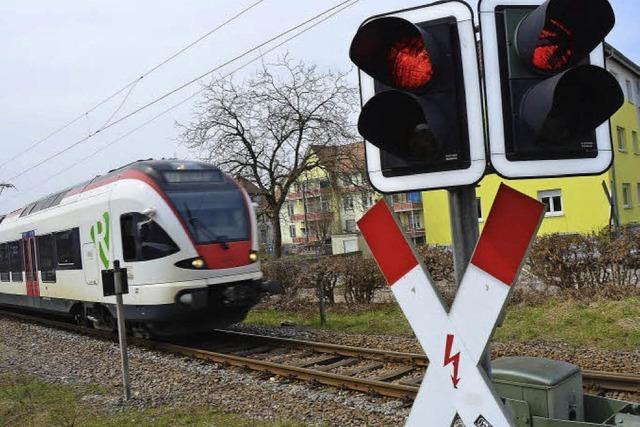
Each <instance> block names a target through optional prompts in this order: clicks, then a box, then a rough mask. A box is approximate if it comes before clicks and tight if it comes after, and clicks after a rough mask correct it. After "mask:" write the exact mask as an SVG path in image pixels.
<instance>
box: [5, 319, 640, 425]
mask: <svg viewBox="0 0 640 427" xmlns="http://www.w3.org/2000/svg"><path fill="white" fill-rule="evenodd" d="M232 329H234V330H238V331H242V332H248V333H256V334H265V335H272V336H280V337H288V338H296V339H305V340H310V341H323V342H331V343H336V344H346V345H353V346H358V347H371V348H382V349H388V350H395V351H406V352H418V353H421V352H422V350H421V349H420V347H419V346H418V344H417V342H416V340H415V339H414V338H411V337H398V336H380V335H364V334H344V333H336V332H326V331H316V330H309V329H305V328H298V327H286V328H266V327H258V326H251V325H236V326H234V327H233V328H232ZM492 350H493V351H492V353H493V357H494V358H496V357H500V356H507V355H531V356H544V357H552V358H555V359H558V360H566V361H569V362H572V363H576V364H578V365H579V366H581V367H583V368H585V369H595V370H608V371H618V372H637V370H638V367H639V366H640V350H611V351H609V350H599V349H573V348H571V347H569V346H567V345H563V344H561V343H547V342H531V343H525V344H508V345H507V344H502V343H494V344H493V345H492ZM129 358H130V377H131V390H132V395H133V399H132V401H131V402H129V403H128V404H126V405H125V404H123V403H122V401H121V399H120V395H121V391H120V382H121V372H120V354H119V348H118V345H117V343H115V342H109V341H104V340H101V339H97V338H93V337H87V336H81V335H76V334H73V333H71V332H66V331H61V330H57V329H52V328H48V327H45V326H41V325H36V324H31V323H25V322H21V321H17V320H13V319H9V318H1V317H0V373H16V372H18V373H24V374H28V375H33V376H36V377H38V378H40V379H43V380H45V381H48V382H53V383H62V384H71V385H74V384H97V385H101V386H103V387H105V388H106V389H107V390H109V391H110V392H109V393H107V394H106V395H104V394H95V395H89V396H83V400H85V401H87V402H89V403H91V404H92V405H96V406H97V407H100V408H106V409H107V410H114V411H116V410H120V409H122V408H123V407H124V406H133V407H155V406H182V407H192V406H211V407H214V408H216V409H218V410H221V411H225V412H232V413H237V414H241V415H243V416H244V417H247V418H250V419H262V420H275V419H287V420H297V421H301V422H303V423H305V424H309V425H320V424H322V423H325V424H329V425H341V426H362V425H368V426H383V425H384V426H387V425H402V424H403V422H404V420H405V419H406V417H407V415H408V413H409V408H408V405H407V403H406V402H402V401H400V400H396V399H388V398H380V397H372V396H367V395H364V394H361V393H355V392H349V391H343V390H337V389H333V388H330V387H324V386H314V385H311V384H308V383H303V382H298V381H289V380H286V379H283V378H278V377H271V376H270V375H265V374H260V373H254V372H249V371H244V370H241V369H236V368H229V367H225V366H222V365H220V364H213V363H209V362H204V361H200V360H194V359H190V358H186V357H180V356H173V355H169V354H165V353H160V352H156V351H150V350H146V349H141V348H137V347H133V348H130V352H129ZM620 397H622V396H620ZM636 400H637V399H636Z"/></svg>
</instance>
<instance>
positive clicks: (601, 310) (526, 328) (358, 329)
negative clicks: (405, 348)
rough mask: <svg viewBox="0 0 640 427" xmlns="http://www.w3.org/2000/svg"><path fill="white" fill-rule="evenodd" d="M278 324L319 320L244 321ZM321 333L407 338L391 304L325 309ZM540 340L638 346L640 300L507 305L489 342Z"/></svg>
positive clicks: (273, 314) (282, 316)
mask: <svg viewBox="0 0 640 427" xmlns="http://www.w3.org/2000/svg"><path fill="white" fill-rule="evenodd" d="M282 322H292V323H295V324H297V325H301V326H306V327H310V328H314V329H320V322H319V316H318V315H317V314H312V313H310V312H309V313H296V312H283V311H279V310H273V309H259V310H253V311H251V312H250V313H249V316H248V317H247V320H246V321H245V323H250V324H256V325H262V326H279V325H280V324H281V323H282ZM323 329H325V330H331V331H339V332H347V333H368V334H387V335H401V336H410V335H412V331H411V328H410V327H409V325H408V323H407V321H406V319H405V318H404V316H403V314H402V312H401V311H400V309H399V308H398V306H396V305H384V306H380V307H375V306H374V308H368V309H357V310H353V311H350V312H346V313H345V312H341V311H334V310H330V311H329V312H328V313H327V325H326V326H325V327H324V328H323ZM537 339H542V340H546V341H562V342H565V343H567V344H569V345H572V346H574V347H584V346H595V347H598V348H603V349H622V348H638V347H640V298H639V297H628V298H622V299H620V300H606V299H598V300H594V301H589V302H582V301H576V300H566V299H556V298H554V299H550V300H549V301H547V302H545V303H543V304H540V305H535V306H511V307H509V309H508V310H507V316H506V319H505V321H504V323H503V325H502V327H500V328H498V329H497V331H496V334H495V337H494V341H498V342H514V341H515V342H525V341H531V340H537Z"/></svg>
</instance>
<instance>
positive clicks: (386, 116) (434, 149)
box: [358, 91, 441, 160]
mask: <svg viewBox="0 0 640 427" xmlns="http://www.w3.org/2000/svg"><path fill="white" fill-rule="evenodd" d="M425 109H427V108H426V106H423V105H422V104H421V103H420V101H419V99H418V98H417V97H415V96H413V95H411V94H408V93H403V92H396V91H387V92H382V93H380V94H378V95H377V96H375V97H374V98H372V99H371V100H369V102H367V103H366V104H365V106H364V107H363V108H362V113H361V114H360V118H359V120H358V131H359V132H360V134H361V135H362V136H363V137H364V138H365V139H366V140H367V141H369V142H371V143H372V144H373V145H375V146H376V147H378V148H380V149H381V150H383V151H386V152H388V153H391V154H395V155H397V156H402V157H406V158H415V159H423V160H424V159H428V158H432V157H434V156H435V155H436V154H437V153H438V152H439V151H440V142H439V141H441V139H440V138H438V136H437V135H435V134H434V131H433V129H432V127H431V126H430V125H429V123H427V122H426V120H425V119H426V117H430V118H433V117H434V116H438V115H439V112H438V111H437V110H436V109H429V110H433V111H429V114H425Z"/></svg>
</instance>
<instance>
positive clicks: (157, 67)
mask: <svg viewBox="0 0 640 427" xmlns="http://www.w3.org/2000/svg"><path fill="white" fill-rule="evenodd" d="M264 1H265V0H258V1H256V2H255V3H252V4H251V5H249V6H248V7H246V8H244V9H242V10H241V11H240V12H238V13H236V14H235V15H233V16H232V17H230V18H229V19H227V20H226V21H224V22H223V23H221V24H220V25H218V26H217V27H215V28H213V29H212V30H210V31H208V32H207V33H206V34H204V35H202V36H200V37H199V38H197V39H196V40H194V41H193V42H191V43H189V44H188V45H186V46H185V47H183V48H182V49H180V50H178V51H177V52H176V53H174V54H173V55H171V56H169V57H168V58H167V59H165V60H163V61H162V62H160V63H159V64H157V65H155V66H153V67H152V68H150V69H149V70H147V71H145V72H144V73H142V74H141V75H140V76H139V77H138V78H136V79H135V80H133V81H131V82H130V83H128V84H127V85H126V86H124V87H122V88H120V89H118V90H117V91H116V92H114V93H112V94H111V95H109V96H108V97H106V98H104V99H103V100H102V101H100V102H98V103H97V104H95V105H94V106H93V107H91V108H90V109H89V110H87V111H85V112H84V113H82V114H80V115H79V116H77V117H76V118H74V119H72V120H70V121H68V122H67V123H65V124H64V125H62V126H60V127H59V128H57V129H55V130H54V131H52V132H51V133H49V134H47V135H46V136H45V137H44V138H41V139H39V140H37V141H36V142H34V143H33V144H31V145H30V146H29V147H27V148H26V149H24V150H22V151H20V152H19V153H17V154H16V155H14V156H13V157H11V158H10V159H8V160H6V161H5V162H3V163H0V168H2V167H3V166H5V165H6V164H8V163H9V162H11V161H13V160H15V159H17V158H19V157H21V156H23V155H24V154H26V153H28V152H30V151H31V150H33V149H34V148H36V147H38V146H39V145H40V144H42V143H43V142H45V141H47V140H49V139H50V138H51V137H53V136H55V135H57V134H59V133H60V132H62V131H63V130H65V129H67V128H68V127H69V126H71V125H73V124H75V123H76V122H78V121H79V120H80V119H82V118H83V117H85V116H87V115H89V114H91V113H92V112H94V111H95V110H97V109H98V108H100V107H101V106H103V105H104V104H106V103H107V102H109V101H111V100H112V99H113V98H115V97H116V96H118V95H120V94H121V93H122V92H124V91H126V90H127V89H129V92H127V94H126V95H125V99H124V101H122V103H121V104H120V105H119V106H118V108H117V109H116V111H115V112H114V113H112V114H111V117H109V119H108V120H107V122H106V123H105V124H108V123H109V121H110V120H111V119H112V118H113V116H115V115H116V114H117V112H118V111H120V109H121V108H122V106H123V105H124V103H125V102H126V100H127V98H128V97H129V95H130V94H131V92H132V91H133V88H134V87H135V86H136V85H137V84H138V83H139V82H140V81H141V80H142V79H144V78H145V77H148V76H149V75H150V74H151V73H153V72H154V71H156V70H158V69H159V68H160V67H162V66H164V65H166V64H168V63H169V62H171V61H173V60H174V59H175V58H176V57H178V56H179V55H181V54H182V53H184V52H186V51H187V50H189V49H191V48H192V47H193V46H195V45H196V44H198V43H200V42H201V41H202V40H204V39H206V38H207V37H209V36H210V35H212V34H214V33H215V32H217V31H218V30H220V29H222V28H223V27H224V26H226V25H227V24H230V23H231V22H233V21H235V20H236V19H237V18H239V17H240V16H242V15H244V14H245V13H247V12H249V11H250V10H251V9H253V8H254V7H256V6H258V5H259V4H260V3H262V2H264Z"/></svg>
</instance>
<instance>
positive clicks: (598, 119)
mask: <svg viewBox="0 0 640 427" xmlns="http://www.w3.org/2000/svg"><path fill="white" fill-rule="evenodd" d="M623 102H624V95H623V93H622V89H621V88H620V85H619V84H618V82H617V80H616V78H615V77H613V76H612V75H611V74H610V73H609V72H608V71H606V70H604V69H603V68H600V67H596V66H594V65H579V66H577V67H575V68H572V69H570V70H568V71H565V72H564V73H562V74H558V75H557V76H554V77H552V78H549V79H546V80H544V81H542V82H541V83H539V84H538V85H536V86H534V87H532V88H531V89H530V90H529V91H528V92H527V93H526V94H525V96H524V98H523V101H522V104H521V111H520V114H521V116H522V117H523V118H524V120H525V122H526V123H527V125H528V126H529V127H530V128H531V129H532V130H533V131H534V132H535V134H536V135H537V138H538V140H539V141H540V142H543V143H552V144H567V143H576V142H580V140H581V139H582V138H588V137H589V134H590V132H593V130H594V129H595V128H596V127H598V126H600V125H601V124H602V123H603V122H604V121H605V120H607V119H608V118H609V117H611V115H612V114H613V113H615V112H616V111H617V110H618V109H619V108H620V107H621V106H622V104H623Z"/></svg>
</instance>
